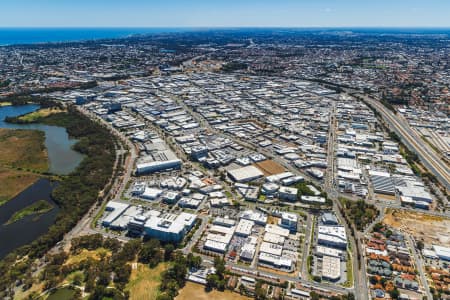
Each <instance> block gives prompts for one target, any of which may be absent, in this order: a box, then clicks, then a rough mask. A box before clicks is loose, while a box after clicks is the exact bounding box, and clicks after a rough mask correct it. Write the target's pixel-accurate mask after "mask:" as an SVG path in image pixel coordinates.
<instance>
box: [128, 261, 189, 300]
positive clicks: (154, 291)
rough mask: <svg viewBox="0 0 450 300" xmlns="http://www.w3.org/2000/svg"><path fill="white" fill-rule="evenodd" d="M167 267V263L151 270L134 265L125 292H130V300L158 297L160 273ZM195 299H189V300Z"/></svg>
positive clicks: (145, 299) (141, 265) (138, 264)
mask: <svg viewBox="0 0 450 300" xmlns="http://www.w3.org/2000/svg"><path fill="white" fill-rule="evenodd" d="M167 267H168V264H167V263H160V264H159V265H158V266H156V267H155V268H153V269H150V268H149V267H148V266H147V265H144V264H140V263H134V264H133V268H132V271H131V276H130V281H129V282H128V284H127V287H126V290H128V291H129V292H130V300H151V299H156V297H158V295H159V285H160V283H161V273H162V272H163V271H165V270H166V269H167ZM193 299H197V298H195V297H194V298H191V299H190V300H193Z"/></svg>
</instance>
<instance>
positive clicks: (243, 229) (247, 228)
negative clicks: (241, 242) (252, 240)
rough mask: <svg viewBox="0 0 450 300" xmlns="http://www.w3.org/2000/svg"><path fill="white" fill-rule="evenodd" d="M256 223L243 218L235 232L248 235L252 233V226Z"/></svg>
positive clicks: (244, 235)
mask: <svg viewBox="0 0 450 300" xmlns="http://www.w3.org/2000/svg"><path fill="white" fill-rule="evenodd" d="M254 225H255V222H253V221H250V220H246V219H241V220H240V221H239V224H238V225H237V227H236V231H235V232H234V233H235V234H236V235H239V236H243V237H248V236H249V235H250V234H251V233H252V228H253V226H254Z"/></svg>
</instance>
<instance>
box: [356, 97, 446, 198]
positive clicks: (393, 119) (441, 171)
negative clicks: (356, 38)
mask: <svg viewBox="0 0 450 300" xmlns="http://www.w3.org/2000/svg"><path fill="white" fill-rule="evenodd" d="M358 96H360V97H362V98H363V99H364V101H365V102H366V103H368V104H369V105H370V106H372V107H373V108H374V109H375V110H376V111H378V112H379V113H380V115H381V116H382V117H383V119H384V120H385V121H386V122H387V123H388V124H389V127H390V129H391V130H393V131H394V132H396V133H397V134H398V135H399V137H400V138H401V140H402V141H403V142H404V143H405V145H406V146H407V147H408V148H409V149H410V150H412V151H414V152H415V153H416V154H417V155H418V156H419V158H420V160H421V162H422V163H423V164H424V165H425V167H426V168H427V169H428V170H430V172H431V173H433V174H434V175H435V176H436V178H437V179H438V180H439V182H441V184H442V185H443V186H444V187H445V188H446V189H447V190H450V169H449V167H448V166H447V165H446V163H445V162H444V161H442V159H441V158H440V156H439V154H437V153H436V152H435V151H434V150H433V149H432V148H431V147H430V146H429V145H428V144H427V143H426V142H424V141H423V140H422V139H421V138H420V137H419V136H418V135H417V134H416V133H415V132H414V131H413V130H412V129H411V127H410V126H409V124H408V123H407V122H406V121H405V120H404V119H403V118H399V117H397V116H396V115H395V114H394V113H393V112H392V111H390V110H389V109H387V108H386V107H385V106H384V105H383V104H382V103H380V102H379V101H377V100H374V99H372V98H369V97H368V96H365V95H361V94H358Z"/></svg>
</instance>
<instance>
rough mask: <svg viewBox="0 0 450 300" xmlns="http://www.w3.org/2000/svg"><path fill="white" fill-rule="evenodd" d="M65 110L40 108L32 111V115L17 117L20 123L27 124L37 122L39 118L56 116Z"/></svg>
mask: <svg viewBox="0 0 450 300" xmlns="http://www.w3.org/2000/svg"><path fill="white" fill-rule="evenodd" d="M65 111H66V110H63V109H59V108H57V107H51V108H42V109H39V110H37V111H34V112H32V113H29V114H26V115H24V116H21V117H19V120H20V121H25V122H27V123H32V122H35V121H37V120H38V119H40V118H45V117H48V116H50V115H52V114H57V113H61V112H65Z"/></svg>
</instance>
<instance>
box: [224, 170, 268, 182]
mask: <svg viewBox="0 0 450 300" xmlns="http://www.w3.org/2000/svg"><path fill="white" fill-rule="evenodd" d="M228 176H230V178H231V179H233V180H234V181H236V182H248V181H253V180H256V179H259V178H261V177H264V173H263V172H261V171H260V170H259V169H258V168H257V167H255V166H247V167H243V168H238V169H234V170H229V171H228Z"/></svg>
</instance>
